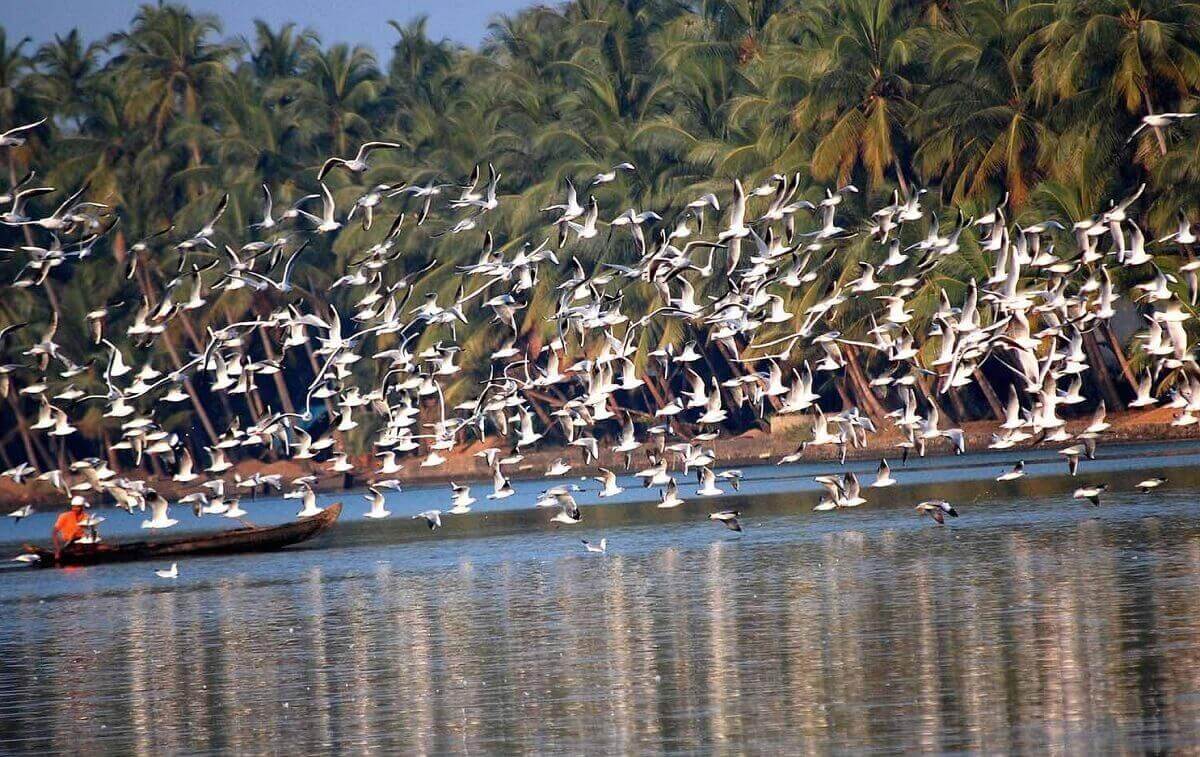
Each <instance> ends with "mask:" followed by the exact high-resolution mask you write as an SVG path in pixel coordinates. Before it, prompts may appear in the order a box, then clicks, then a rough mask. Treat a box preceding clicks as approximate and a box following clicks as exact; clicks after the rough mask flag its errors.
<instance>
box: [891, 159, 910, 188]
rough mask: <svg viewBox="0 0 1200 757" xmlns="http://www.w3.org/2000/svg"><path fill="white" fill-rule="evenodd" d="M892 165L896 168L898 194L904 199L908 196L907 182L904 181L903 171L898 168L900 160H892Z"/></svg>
mask: <svg viewBox="0 0 1200 757" xmlns="http://www.w3.org/2000/svg"><path fill="white" fill-rule="evenodd" d="M892 165H893V166H894V167H895V168H896V181H897V182H898V183H899V184H900V192H901V194H903V195H904V196H905V197H907V196H908V182H907V181H905V179H904V169H903V168H901V167H900V158H899V157H894V158H892Z"/></svg>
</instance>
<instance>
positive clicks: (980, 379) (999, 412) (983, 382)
mask: <svg viewBox="0 0 1200 757" xmlns="http://www.w3.org/2000/svg"><path fill="white" fill-rule="evenodd" d="M974 376H975V383H976V385H977V386H978V387H979V391H981V392H983V398H984V399H986V400H987V403H988V407H989V408H990V409H991V411H992V419H993V420H997V421H1002V420H1004V405H1003V404H1002V403H1001V402H1000V397H998V396H997V395H996V390H995V389H994V388H992V382H991V381H988V377H987V376H985V375H984V373H983V371H982V370H981V369H980V368H978V367H977V368H976V369H975V373H974Z"/></svg>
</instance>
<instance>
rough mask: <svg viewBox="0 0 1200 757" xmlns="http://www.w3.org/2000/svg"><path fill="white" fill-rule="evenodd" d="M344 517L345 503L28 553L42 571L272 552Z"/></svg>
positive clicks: (318, 531)
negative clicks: (278, 518)
mask: <svg viewBox="0 0 1200 757" xmlns="http://www.w3.org/2000/svg"><path fill="white" fill-rule="evenodd" d="M341 514H342V503H340V502H338V503H336V504H333V505H330V506H329V507H327V508H325V509H324V510H322V511H321V512H320V513H318V514H317V515H314V516H312V517H311V518H305V519H303V520H298V521H296V522H295V523H284V524H283V525H280V526H263V527H250V528H238V529H234V530H231V531H219V532H217V533H213V534H204V535H199V536H182V537H180V538H178V539H162V540H155V541H139V542H124V543H117V542H112V543H110V542H100V543H99V544H72V545H71V546H69V547H67V548H66V549H64V550H63V551H62V555H61V556H60V557H59V559H58V560H57V561H56V560H55V559H54V551H53V550H49V549H42V548H40V547H31V546H26V547H25V552H27V553H29V554H34V555H37V556H38V558H39V559H38V561H37V562H35V563H32V564H33V565H34V566H35V567H38V568H65V567H71V566H84V565H102V564H105V563H116V562H131V561H134V560H163V559H175V558H179V557H195V556H200V555H236V554H241V553H245V552H270V551H273V550H276V549H282V548H284V547H289V546H291V545H293V544H299V543H300V542H304V541H308V540H309V539H311V538H313V537H314V536H317V535H318V534H320V533H321V532H323V531H325V530H327V529H328V528H329V527H330V526H332V525H333V524H334V523H335V522H337V519H338V516H340V515H341Z"/></svg>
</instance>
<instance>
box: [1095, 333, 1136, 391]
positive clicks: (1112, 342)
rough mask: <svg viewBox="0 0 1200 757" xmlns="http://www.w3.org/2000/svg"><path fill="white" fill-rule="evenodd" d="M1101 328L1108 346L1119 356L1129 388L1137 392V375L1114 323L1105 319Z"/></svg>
mask: <svg viewBox="0 0 1200 757" xmlns="http://www.w3.org/2000/svg"><path fill="white" fill-rule="evenodd" d="M1100 329H1101V331H1102V332H1103V334H1104V341H1105V342H1107V343H1108V348H1109V349H1110V350H1112V353H1113V355H1114V356H1116V358H1117V365H1119V366H1121V373H1122V375H1124V376H1125V380H1126V381H1127V382H1129V388H1130V389H1131V390H1133V391H1134V392H1137V385H1138V381H1137V376H1136V375H1135V374H1134V372H1133V368H1132V367H1131V366H1130V365H1129V358H1127V357H1125V349H1124V348H1123V347H1122V346H1121V342H1120V340H1118V339H1117V335H1116V332H1114V331H1113V328H1112V324H1111V323H1109V322H1108V321H1104V322H1103V323H1101V324H1100Z"/></svg>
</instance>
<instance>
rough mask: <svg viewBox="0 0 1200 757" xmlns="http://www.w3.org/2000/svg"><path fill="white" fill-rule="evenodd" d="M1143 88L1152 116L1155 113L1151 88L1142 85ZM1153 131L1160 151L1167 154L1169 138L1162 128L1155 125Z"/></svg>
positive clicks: (1144, 98)
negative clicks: (1164, 134) (1165, 135)
mask: <svg viewBox="0 0 1200 757" xmlns="http://www.w3.org/2000/svg"><path fill="white" fill-rule="evenodd" d="M1141 90H1142V100H1144V101H1145V103H1146V112H1147V113H1148V114H1149V115H1151V116H1152V115H1154V101H1153V100H1151V99H1150V92H1149V90H1147V89H1146V88H1145V87H1144V86H1143V87H1141ZM1151 131H1153V132H1154V138H1155V139H1156V140H1158V151H1159V152H1160V153H1162V154H1163V155H1166V154H1167V139H1166V137H1164V136H1163V133H1162V129H1159V128H1157V127H1155V128H1152V129H1151Z"/></svg>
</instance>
